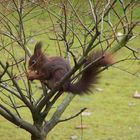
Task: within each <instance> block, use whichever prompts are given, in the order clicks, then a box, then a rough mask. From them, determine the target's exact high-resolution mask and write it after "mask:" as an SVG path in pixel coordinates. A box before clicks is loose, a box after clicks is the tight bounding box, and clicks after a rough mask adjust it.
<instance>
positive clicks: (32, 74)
mask: <svg viewBox="0 0 140 140" xmlns="http://www.w3.org/2000/svg"><path fill="white" fill-rule="evenodd" d="M27 79H28V80H30V81H33V80H34V79H36V72H34V71H28V73H27Z"/></svg>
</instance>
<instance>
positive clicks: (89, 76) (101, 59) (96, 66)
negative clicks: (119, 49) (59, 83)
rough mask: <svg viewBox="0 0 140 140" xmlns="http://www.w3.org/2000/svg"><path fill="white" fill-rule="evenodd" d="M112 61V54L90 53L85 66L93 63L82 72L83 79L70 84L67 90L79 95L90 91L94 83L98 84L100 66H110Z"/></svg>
mask: <svg viewBox="0 0 140 140" xmlns="http://www.w3.org/2000/svg"><path fill="white" fill-rule="evenodd" d="M91 63H92V64H91ZM112 63H113V61H112V55H111V54H103V53H102V52H96V53H95V54H92V55H90V56H89V58H88V60H87V62H86V63H85V65H84V67H86V66H88V65H90V64H91V65H90V67H89V68H87V69H86V70H85V71H84V72H83V73H82V76H81V79H80V80H79V81H78V82H76V83H74V84H72V83H70V84H69V86H68V87H67V91H68V92H71V93H73V94H78V95H82V94H84V93H89V92H90V91H91V88H92V87H93V84H96V82H97V79H98V74H99V70H100V68H101V67H103V66H108V65H110V64H112Z"/></svg>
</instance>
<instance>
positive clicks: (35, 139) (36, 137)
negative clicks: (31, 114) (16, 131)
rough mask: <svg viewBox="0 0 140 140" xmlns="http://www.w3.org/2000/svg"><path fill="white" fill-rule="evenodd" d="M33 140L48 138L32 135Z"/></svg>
mask: <svg viewBox="0 0 140 140" xmlns="http://www.w3.org/2000/svg"><path fill="white" fill-rule="evenodd" d="M31 140H46V136H44V135H43V136H42V135H41V136H35V135H31Z"/></svg>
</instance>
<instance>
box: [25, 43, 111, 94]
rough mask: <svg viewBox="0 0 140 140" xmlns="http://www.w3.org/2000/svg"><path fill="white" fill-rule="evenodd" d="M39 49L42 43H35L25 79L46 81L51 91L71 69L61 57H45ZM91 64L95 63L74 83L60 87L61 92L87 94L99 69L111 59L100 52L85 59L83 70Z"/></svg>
mask: <svg viewBox="0 0 140 140" xmlns="http://www.w3.org/2000/svg"><path fill="white" fill-rule="evenodd" d="M41 48H42V42H38V43H36V45H35V48H34V54H33V55H32V56H31V57H30V60H29V63H28V74H27V78H28V79H29V80H31V81H33V80H40V81H42V82H43V81H46V82H44V83H45V84H46V85H47V87H48V88H49V89H53V88H54V87H55V85H56V84H57V83H58V82H59V81H60V80H61V78H62V77H63V76H64V75H65V74H66V73H67V72H69V71H70V70H71V67H70V65H69V63H68V62H67V61H66V60H65V59H64V58H63V57H60V56H55V57H47V56H46V55H45V54H44V53H43V52H42V49H41ZM99 58H101V59H99ZM92 62H95V63H93V64H92V65H91V66H90V67H88V68H87V69H85V70H84V71H83V73H82V76H81V78H80V79H79V80H78V81H77V82H76V83H71V82H70V80H68V81H66V82H65V83H64V85H63V86H62V90H63V91H66V92H71V93H73V94H78V95H83V94H84V93H89V91H90V90H91V87H92V86H93V84H96V82H97V79H98V73H99V70H100V68H101V67H104V66H108V65H110V64H112V62H113V59H112V55H111V54H103V52H102V51H101V52H96V53H95V54H91V55H90V56H88V57H87V61H86V62H85V64H84V68H85V67H86V66H88V65H89V64H90V63H92Z"/></svg>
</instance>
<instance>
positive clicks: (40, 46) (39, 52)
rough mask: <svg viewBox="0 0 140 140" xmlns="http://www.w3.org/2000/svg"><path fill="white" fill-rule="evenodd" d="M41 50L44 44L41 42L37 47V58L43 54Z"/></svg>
mask: <svg viewBox="0 0 140 140" xmlns="http://www.w3.org/2000/svg"><path fill="white" fill-rule="evenodd" d="M41 48H42V42H41V41H39V42H37V43H36V45H35V48H34V54H36V55H37V56H39V55H41V54H42V51H41Z"/></svg>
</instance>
